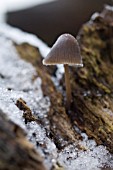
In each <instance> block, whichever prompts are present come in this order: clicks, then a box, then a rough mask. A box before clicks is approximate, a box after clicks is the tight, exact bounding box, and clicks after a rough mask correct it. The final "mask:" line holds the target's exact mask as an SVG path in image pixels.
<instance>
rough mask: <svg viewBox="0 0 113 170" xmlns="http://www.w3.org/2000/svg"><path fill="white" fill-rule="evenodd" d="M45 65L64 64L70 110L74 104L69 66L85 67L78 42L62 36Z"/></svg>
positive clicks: (72, 38) (67, 36) (44, 61)
mask: <svg viewBox="0 0 113 170" xmlns="http://www.w3.org/2000/svg"><path fill="white" fill-rule="evenodd" d="M43 64H44V65H56V64H63V65H64V69H65V84H66V97H67V103H66V105H67V107H68V109H69V108H70V105H71V102H72V96H71V87H70V79H69V67H68V65H71V66H72V65H76V66H83V64H82V58H81V55H80V48H79V44H78V42H77V40H76V39H75V38H74V37H73V36H72V35H70V34H63V35H61V36H60V37H59V38H58V39H57V41H56V42H55V44H54V45H53V47H52V48H51V51H50V52H49V54H48V55H47V57H46V58H45V59H44V60H43Z"/></svg>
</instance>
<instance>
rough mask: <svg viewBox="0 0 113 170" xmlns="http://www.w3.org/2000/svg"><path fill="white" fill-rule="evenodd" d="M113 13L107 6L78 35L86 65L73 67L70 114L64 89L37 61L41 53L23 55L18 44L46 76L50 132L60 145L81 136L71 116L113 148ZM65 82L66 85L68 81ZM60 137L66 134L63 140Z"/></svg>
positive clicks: (91, 134) (26, 56) (45, 85)
mask: <svg viewBox="0 0 113 170" xmlns="http://www.w3.org/2000/svg"><path fill="white" fill-rule="evenodd" d="M112 16H113V10H112V8H111V7H109V6H106V7H105V9H104V10H103V12H102V13H101V14H100V15H99V14H98V15H97V16H96V17H95V18H93V19H91V21H90V22H88V23H87V24H85V25H84V26H83V28H82V29H81V31H80V33H79V35H78V39H79V41H80V46H81V53H82V56H83V63H84V67H83V68H77V69H76V68H73V67H70V73H71V74H70V75H71V86H72V89H73V92H72V95H73V103H72V108H71V109H72V110H71V111H70V112H69V114H68V113H67V112H66V110H65V106H64V100H63V98H62V95H61V93H60V92H58V91H57V90H56V88H55V87H54V85H53V83H52V81H51V79H50V76H49V74H48V73H46V72H45V70H44V69H45V68H44V66H42V64H41V63H40V64H39V63H37V62H36V61H37V58H38V56H37V55H36V54H35V55H34V56H33V60H32V58H30V56H29V55H28V53H26V55H23V53H22V48H23V44H22V45H16V48H17V51H18V52H19V53H21V57H22V58H24V59H25V60H27V61H30V62H31V63H32V64H33V65H34V66H35V67H36V69H37V72H38V75H39V76H40V77H41V78H42V88H43V91H44V94H45V95H48V96H49V97H50V100H51V109H50V112H49V114H48V119H49V120H50V132H51V136H52V138H53V139H54V141H55V143H56V145H57V147H58V148H62V146H65V145H64V144H65V143H66V144H69V143H70V142H73V141H74V140H75V139H76V138H77V137H78V134H76V133H75V131H73V128H72V125H71V123H70V121H69V117H70V120H71V122H72V124H73V125H77V126H78V127H79V128H80V129H81V130H82V131H85V132H86V133H87V134H88V136H89V137H91V138H94V139H95V140H96V141H97V143H98V144H103V145H105V146H107V148H108V149H109V150H110V151H111V152H113V140H112V139H113V88H112V87H113V71H112V70H113V54H112V51H113V48H112V46H113V44H112V43H113V40H112V36H113V17H112ZM26 48H29V45H28V44H26ZM23 51H24V50H23ZM39 65H40V66H41V67H39ZM40 68H41V69H40ZM47 82H48V83H47ZM61 82H62V85H63V86H64V87H65V85H64V84H63V83H64V81H63V80H62V81H61ZM67 115H68V116H69V117H68V116H67ZM61 129H62V130H61ZM60 138H63V140H62V142H60V140H59V139H60ZM63 141H65V142H63ZM67 141H68V142H67Z"/></svg>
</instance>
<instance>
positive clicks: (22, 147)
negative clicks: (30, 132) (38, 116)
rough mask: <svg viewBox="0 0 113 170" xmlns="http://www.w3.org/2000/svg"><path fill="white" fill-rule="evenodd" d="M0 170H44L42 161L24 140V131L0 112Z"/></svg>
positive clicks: (31, 146)
mask: <svg viewBox="0 0 113 170" xmlns="http://www.w3.org/2000/svg"><path fill="white" fill-rule="evenodd" d="M0 169H1V170H6V169H7V170H12V169H13V170H20V169H21V170H26V169H27V170H37V169H39V170H45V169H46V168H45V167H44V165H43V159H42V158H41V157H40V155H39V154H38V153H37V152H36V151H35V149H34V148H33V145H32V144H31V143H30V142H28V141H27V140H26V138H25V133H24V131H23V130H22V129H21V128H20V127H19V126H18V125H16V124H14V123H13V122H11V121H9V120H8V119H7V118H6V117H5V114H4V113H3V112H2V111H1V110H0Z"/></svg>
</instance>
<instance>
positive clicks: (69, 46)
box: [43, 34, 83, 66]
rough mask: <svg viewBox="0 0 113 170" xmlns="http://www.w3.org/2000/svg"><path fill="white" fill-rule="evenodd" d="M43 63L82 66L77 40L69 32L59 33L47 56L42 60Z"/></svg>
mask: <svg viewBox="0 0 113 170" xmlns="http://www.w3.org/2000/svg"><path fill="white" fill-rule="evenodd" d="M43 64H44V65H56V64H68V65H80V66H83V64H82V57H81V55H80V47H79V44H78V42H77V40H76V39H75V38H74V37H73V36H72V35H70V34H63V35H61V36H60V37H59V38H58V39H57V41H56V42H55V44H54V45H53V47H52V48H51V50H50V52H49V53H48V55H47V57H46V58H45V59H44V60H43Z"/></svg>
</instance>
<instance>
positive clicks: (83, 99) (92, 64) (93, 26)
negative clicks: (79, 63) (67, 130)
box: [70, 6, 113, 152]
mask: <svg viewBox="0 0 113 170" xmlns="http://www.w3.org/2000/svg"><path fill="white" fill-rule="evenodd" d="M78 39H79V41H80V46H81V53H82V56H83V63H84V67H83V68H80V69H75V68H70V69H71V85H72V89H73V109H72V112H71V114H70V118H71V120H72V122H73V123H74V124H76V125H77V126H79V128H80V129H81V130H83V131H85V132H86V133H87V134H88V136H89V137H91V138H95V140H96V141H97V143H98V144H103V145H105V146H107V148H108V149H109V150H110V151H111V152H113V8H112V7H110V6H106V7H105V9H104V10H103V11H102V13H101V14H100V15H97V16H96V17H94V18H93V19H92V20H91V21H90V22H88V23H87V24H85V25H84V26H83V28H82V29H81V31H80V33H79V35H78Z"/></svg>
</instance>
